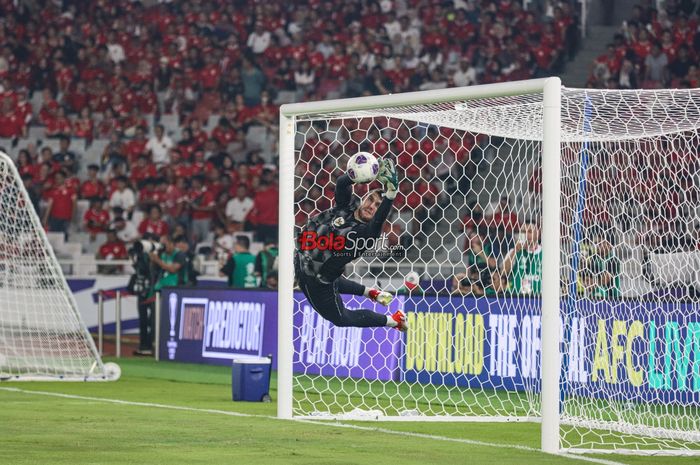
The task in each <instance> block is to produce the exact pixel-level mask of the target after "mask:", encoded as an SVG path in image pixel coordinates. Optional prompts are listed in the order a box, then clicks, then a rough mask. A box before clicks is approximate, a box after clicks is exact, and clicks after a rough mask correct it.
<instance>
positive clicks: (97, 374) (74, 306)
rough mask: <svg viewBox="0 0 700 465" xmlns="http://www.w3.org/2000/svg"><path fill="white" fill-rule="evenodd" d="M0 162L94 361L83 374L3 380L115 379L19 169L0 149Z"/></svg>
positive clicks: (30, 376)
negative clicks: (27, 211) (16, 190)
mask: <svg viewBox="0 0 700 465" xmlns="http://www.w3.org/2000/svg"><path fill="white" fill-rule="evenodd" d="M0 162H2V163H6V164H7V165H8V167H9V170H10V172H11V173H12V176H13V178H14V179H15V180H16V181H17V185H18V187H19V191H20V195H21V196H22V200H23V202H24V204H25V208H29V209H31V214H30V215H29V216H30V218H31V221H32V226H33V227H34V229H35V230H36V231H38V234H39V237H40V238H41V244H42V246H43V247H44V249H45V250H47V251H48V257H49V259H50V260H51V264H52V266H53V267H54V272H55V273H56V275H57V277H58V278H59V279H60V280H61V282H62V284H63V285H64V287H65V289H66V290H67V291H68V292H67V293H66V299H67V303H68V305H70V307H71V311H72V313H73V315H74V316H75V318H76V319H77V321H78V323H79V324H80V326H81V329H82V332H83V334H84V335H85V338H86V340H87V343H88V347H89V349H90V352H91V353H92V355H93V357H94V359H95V361H94V363H93V364H92V366H91V367H90V371H88V372H86V373H85V374H84V375H83V376H70V377H64V376H49V375H21V376H12V377H11V378H9V379H7V380H3V381H64V382H65V381H68V382H70V381H115V380H116V379H117V377H110V376H108V375H107V373H106V370H105V365H104V363H103V362H102V357H101V355H100V353H99V352H98V350H97V346H95V341H94V340H93V338H92V335H91V334H90V331H88V329H87V327H86V326H85V322H84V321H83V319H82V317H81V315H80V311H78V303H77V302H76V300H75V296H74V295H73V293H72V292H71V291H70V288H69V286H68V282H67V281H66V277H65V276H64V274H63V270H62V269H61V267H60V265H59V264H58V259H57V258H56V254H55V252H54V250H53V247H52V246H51V244H50V243H49V238H48V236H47V234H46V230H45V229H44V227H43V225H42V224H41V221H40V220H39V216H38V214H37V213H36V212H35V211H34V207H32V202H31V199H30V198H29V193H28V192H27V189H26V188H25V187H24V184H23V183H22V178H21V176H20V174H19V171H18V170H17V166H15V162H14V161H13V160H12V158H10V156H9V155H8V154H6V153H4V152H2V151H0Z"/></svg>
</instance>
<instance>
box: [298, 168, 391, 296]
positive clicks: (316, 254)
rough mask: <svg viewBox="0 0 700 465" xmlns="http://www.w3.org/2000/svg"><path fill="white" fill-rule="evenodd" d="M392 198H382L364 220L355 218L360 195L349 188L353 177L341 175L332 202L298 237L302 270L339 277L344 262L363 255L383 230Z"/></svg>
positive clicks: (310, 220)
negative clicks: (371, 216)
mask: <svg viewBox="0 0 700 465" xmlns="http://www.w3.org/2000/svg"><path fill="white" fill-rule="evenodd" d="M392 204H393V200H390V199H387V198H386V197H385V198H384V199H383V200H382V202H381V204H380V205H379V208H378V209H377V212H376V213H375V215H374V217H373V218H372V219H371V220H370V221H369V222H367V223H364V222H362V221H360V220H358V219H357V218H355V211H356V210H357V208H358V207H359V206H360V199H359V198H358V197H357V196H355V195H354V194H353V192H352V181H351V180H350V178H349V177H348V176H347V175H342V176H340V177H339V178H338V179H337V181H336V186H335V205H334V206H333V207H332V208H330V209H328V210H326V211H324V212H321V213H319V214H318V215H316V216H314V217H313V218H310V219H309V221H308V222H307V223H306V225H305V226H304V228H302V231H301V233H300V234H299V236H298V238H297V252H298V254H297V258H298V260H299V266H300V268H301V272H303V273H305V274H307V275H311V276H315V277H317V278H319V279H322V280H323V281H326V282H331V281H333V280H335V279H337V278H338V277H340V276H341V275H342V274H343V272H344V271H345V265H347V264H348V263H350V262H351V261H353V260H355V259H356V258H357V257H359V256H360V255H362V253H364V252H365V251H366V250H367V249H368V248H369V247H372V246H373V245H374V244H373V243H374V242H375V241H372V240H368V239H377V238H378V237H379V236H380V235H381V233H382V226H383V225H384V222H385V221H386V219H387V217H388V216H389V212H390V211H391V206H392Z"/></svg>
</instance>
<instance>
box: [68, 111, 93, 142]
mask: <svg viewBox="0 0 700 465" xmlns="http://www.w3.org/2000/svg"><path fill="white" fill-rule="evenodd" d="M73 135H74V136H75V137H80V138H83V139H85V140H87V141H92V138H93V137H94V135H95V122H94V121H93V118H92V114H91V113H90V108H89V107H83V108H82V110H80V117H79V118H78V119H77V120H76V121H75V123H73Z"/></svg>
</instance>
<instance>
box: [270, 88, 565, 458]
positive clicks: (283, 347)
mask: <svg viewBox="0 0 700 465" xmlns="http://www.w3.org/2000/svg"><path fill="white" fill-rule="evenodd" d="M527 94H542V95H543V98H544V110H543V118H544V119H543V140H542V169H543V173H542V179H543V183H542V199H543V206H542V207H543V210H542V226H541V232H542V329H541V331H542V336H541V340H542V352H541V354H542V358H541V366H542V392H541V399H542V400H541V402H542V418H541V449H542V451H543V452H547V453H558V452H560V436H559V435H560V429H559V404H560V386H559V378H560V372H561V361H560V350H559V346H560V343H559V337H560V335H559V313H560V309H559V302H560V289H559V273H560V255H559V246H558V244H559V243H560V230H559V223H560V203H561V199H560V198H561V181H560V177H561V166H560V161H561V160H560V158H561V155H560V146H561V80H560V79H559V78H558V77H549V78H543V79H531V80H525V81H513V82H505V83H498V84H485V85H478V86H470V87H458V88H450V89H438V90H429V91H420V92H406V93H400V94H390V95H380V96H371V97H357V98H348V99H337V100H326V101H317V102H306V103H292V104H286V105H282V106H281V107H280V120H279V121H280V125H279V168H280V169H279V172H280V175H279V252H280V253H279V281H278V354H277V370H278V371H277V396H278V399H277V416H278V418H282V419H291V418H292V417H293V392H292V390H293V368H292V365H293V356H294V345H293V309H294V294H293V293H294V263H293V256H294V202H293V199H294V168H295V162H296V160H295V158H294V138H295V132H296V120H297V117H298V116H299V115H303V114H314V113H323V112H339V111H360V110H371V109H379V108H384V107H397V106H409V105H423V104H431V103H450V102H456V101H464V100H476V99H484V98H495V97H508V96H516V95H527ZM406 419H407V418H402V420H406ZM447 420H448V421H450V419H449V418H448V419H447ZM475 420H479V419H478V418H475ZM452 421H469V417H464V418H459V419H452ZM480 421H484V419H483V418H481V419H480Z"/></svg>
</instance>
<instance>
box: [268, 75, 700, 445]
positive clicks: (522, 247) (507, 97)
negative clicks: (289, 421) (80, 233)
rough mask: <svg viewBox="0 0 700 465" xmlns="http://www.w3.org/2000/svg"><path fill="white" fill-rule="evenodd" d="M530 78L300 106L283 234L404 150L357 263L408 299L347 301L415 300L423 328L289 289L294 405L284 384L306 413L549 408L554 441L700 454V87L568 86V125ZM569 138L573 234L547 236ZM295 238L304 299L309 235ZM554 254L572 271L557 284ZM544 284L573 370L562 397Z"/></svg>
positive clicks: (566, 217) (464, 415) (488, 416)
mask: <svg viewBox="0 0 700 465" xmlns="http://www.w3.org/2000/svg"><path fill="white" fill-rule="evenodd" d="M522 84H523V83H522V82H521V83H510V84H508V83H506V84H500V85H495V86H494V85H492V86H480V87H476V88H470V89H451V92H450V91H437V92H427V93H415V94H407V95H406V96H405V97H404V98H402V96H400V95H397V96H391V97H379V98H369V97H368V98H366V99H352V100H349V101H342V100H339V101H334V102H325V103H320V104H319V103H309V104H298V105H292V106H286V107H283V109H282V116H281V128H280V130H281V160H280V163H281V168H282V169H281V171H282V179H281V209H282V210H281V215H282V216H281V218H282V224H281V227H282V229H281V231H282V232H281V237H285V236H286V237H288V235H287V233H289V234H290V235H291V229H292V227H291V225H290V224H286V225H285V220H286V221H287V223H290V222H294V228H295V232H297V233H298V232H299V231H300V230H301V228H303V226H304V224H305V222H306V220H307V219H308V218H309V217H312V216H314V215H316V214H318V213H319V212H321V211H324V210H326V209H328V208H330V207H331V206H332V205H333V201H334V181H335V180H336V179H337V177H338V176H339V175H341V174H343V173H344V169H345V165H346V162H347V160H348V158H349V156H351V155H353V154H354V153H356V152H358V151H369V152H372V153H374V154H376V155H377V156H378V157H380V158H381V157H384V158H387V157H388V158H392V159H394V160H395V161H396V164H397V166H398V167H399V179H400V189H399V195H398V196H397V198H396V200H395V202H394V211H393V213H392V214H391V215H390V217H389V220H388V221H387V224H386V225H385V227H384V235H383V237H382V240H380V241H378V244H377V245H376V247H373V248H372V249H370V251H369V253H367V254H366V256H364V257H362V258H361V259H358V260H356V261H355V262H353V263H352V264H351V265H349V266H348V267H347V269H346V273H345V276H346V277H347V278H349V279H351V280H353V281H357V282H361V283H362V284H364V285H366V286H377V287H380V288H382V289H386V290H390V291H392V292H394V293H396V298H395V299H394V301H393V302H392V304H391V305H390V307H389V308H383V307H381V306H379V305H376V304H374V303H373V302H371V301H369V300H367V299H364V298H361V297H355V296H343V300H344V302H345V303H346V306H347V307H348V308H349V309H358V308H368V309H372V310H375V311H379V312H385V313H387V314H390V313H393V312H394V311H395V310H397V309H402V310H403V311H405V312H406V313H407V315H408V324H409V328H410V329H409V331H408V332H407V333H405V334H402V333H399V332H398V331H395V330H393V329H389V328H376V329H362V328H339V327H334V326H333V325H332V324H331V323H329V322H328V321H326V320H324V319H323V318H322V317H321V316H320V315H318V314H317V313H316V312H315V311H314V310H313V309H312V307H311V305H310V303H309V302H307V300H306V298H305V297H304V295H303V294H302V293H301V292H299V291H298V290H295V291H294V293H293V299H292V298H289V300H285V299H286V297H285V295H281V296H280V312H281V314H280V326H281V327H280V347H281V348H282V349H283V348H284V347H285V344H286V343H289V344H290V345H289V346H287V347H290V348H292V347H293V355H292V356H291V360H290V364H289V367H288V368H289V369H287V366H286V365H285V364H284V363H283V360H284V355H283V354H282V353H280V357H281V362H280V363H281V365H280V377H281V378H280V389H281V391H280V399H281V400H280V402H281V404H280V408H281V409H282V408H287V404H284V402H286V401H285V396H287V394H288V395H289V410H290V412H291V414H292V415H294V416H298V417H309V416H310V417H315V418H336V419H338V418H340V419H362V418H365V419H382V420H388V419H392V418H398V419H401V420H411V419H417V420H420V421H438V420H447V421H461V420H468V421H474V420H478V421H540V419H541V418H542V412H543V410H546V407H547V405H548V406H549V411H550V412H554V415H555V416H556V415H558V418H557V422H556V423H555V426H557V429H558V445H557V450H568V451H599V452H605V451H608V452H610V451H612V452H628V453H652V452H653V453H660V452H666V453H700V433H699V431H700V411H699V410H698V408H699V407H700V307H698V297H697V295H698V294H697V292H696V283H697V276H696V273H697V270H698V269H700V267H699V265H700V262H699V261H698V258H700V257H699V256H698V253H697V252H696V249H697V245H698V243H699V241H700V209H698V208H697V204H698V203H697V202H698V195H699V194H700V192H699V191H698V187H699V186H700V177H699V174H700V173H699V172H698V168H699V167H700V165H699V160H698V156H697V154H698V143H699V142H700V139H699V137H698V128H699V127H700V91H698V90H660V91H601V90H579V89H568V88H561V99H560V113H559V114H560V117H561V125H560V127H559V128H557V127H554V128H548V129H547V130H545V129H543V127H544V126H545V125H544V124H543V121H544V120H545V119H546V118H545V116H544V115H545V113H546V111H545V106H544V104H543V92H542V88H543V87H542V85H543V81H532V82H531V84H530V88H524V87H523V86H522ZM482 89H483V90H482ZM523 89H525V91H523ZM552 130H554V131H557V130H559V131H558V136H559V137H560V144H559V145H558V147H559V150H558V151H557V150H556V146H555V152H557V153H556V159H558V162H559V166H558V168H559V169H558V170H555V171H554V172H555V173H559V172H560V173H561V176H560V177H557V178H558V180H559V182H557V183H552V182H550V183H549V186H550V187H551V186H554V188H555V189H557V190H559V191H560V194H561V195H560V199H561V200H560V202H559V204H558V207H559V208H558V211H559V214H558V215H556V214H555V215H554V216H553V217H552V218H554V220H555V221H556V223H554V226H555V227H554V230H555V231H556V230H557V229H558V233H557V234H556V236H554V237H559V238H560V240H555V241H554V242H551V241H550V243H547V241H542V239H541V238H542V233H543V230H542V228H543V224H545V223H546V221H543V220H545V218H543V208H542V205H543V196H542V185H543V171H544V173H545V175H546V174H547V173H548V172H549V171H551V170H548V167H547V166H543V163H542V154H543V145H545V144H543V140H544V141H546V140H547V139H546V136H545V135H546V134H547V131H552ZM556 159H555V162H554V164H556ZM550 163H551V162H550ZM545 165H546V163H545ZM286 170H288V171H287V172H289V173H291V172H293V199H292V198H291V193H292V190H291V187H290V189H289V190H288V191H286V192H285V185H286V184H285V179H286V180H287V182H288V183H289V184H292V177H291V175H289V176H285V171H286ZM547 182H548V181H547V180H545V185H547ZM373 187H376V186H375V185H369V186H367V185H355V186H354V190H355V193H356V194H357V195H359V196H361V195H362V194H363V193H365V192H367V190H368V189H371V188H373ZM549 195H550V196H553V198H554V199H556V198H557V197H558V192H552V191H549ZM551 198H552V197H550V199H551ZM545 201H546V200H545ZM285 202H287V204H285ZM292 202H293V205H294V208H293V215H294V218H293V219H292V217H291V214H290V215H287V216H285V211H287V210H285V208H288V209H289V205H290V204H291V203H292ZM550 205H551V204H550ZM289 210H291V209H289ZM549 211H550V212H551V210H549ZM556 211H557V209H556V208H555V209H554V212H556ZM549 221H550V224H552V223H551V221H552V220H551V218H550V220H549ZM557 225H558V226H559V227H558V228H557V227H556V226H557ZM285 228H287V229H285ZM549 231H551V228H550V230H549ZM290 242H291V241H290ZM281 247H282V252H284V250H286V251H287V252H288V253H287V254H284V253H283V254H281V256H280V257H281V260H282V267H281V270H285V272H286V276H287V278H288V279H289V285H290V288H285V287H284V286H285V281H284V279H285V278H283V277H282V276H281V277H280V286H281V294H284V293H285V290H286V291H287V292H288V294H291V277H290V276H291V274H292V265H291V260H292V255H293V252H292V249H293V247H298V244H295V245H292V244H291V243H290V244H283V245H282V246H281ZM543 253H544V255H545V256H547V255H546V254H549V255H548V256H549V257H554V258H555V259H556V260H557V261H555V262H553V263H558V264H559V265H557V268H555V269H558V270H559V273H558V276H557V274H554V275H552V276H553V279H552V281H553V284H547V283H546V282H544V281H543V272H542V268H543ZM550 259H551V258H550ZM416 279H417V280H416ZM545 286H549V287H546V288H545ZM545 289H547V290H548V291H549V292H550V293H551V292H554V293H556V300H554V303H555V305H554V307H555V310H554V311H555V312H556V313H558V317H559V324H558V327H559V328H558V329H559V331H558V332H559V338H560V344H559V348H560V350H559V351H558V352H559V355H560V360H561V363H559V361H558V360H557V363H556V364H555V365H552V366H553V367H554V368H552V369H549V374H550V378H549V379H552V378H551V373H552V372H554V375H553V376H554V378H555V379H558V389H557V392H558V396H557V397H558V398H557V397H555V398H554V399H553V400H552V398H551V397H550V398H549V400H547V401H546V403H547V405H543V401H542V394H541V392H542V387H543V377H542V376H543V364H542V358H543V356H544V357H547V355H546V354H547V351H546V346H547V343H548V341H549V340H554V339H553V338H551V337H550V338H543V337H542V336H543V335H542V326H543V313H542V301H543V299H542V292H546V291H545ZM550 295H553V294H550ZM557 302H558V303H559V305H556V303H557ZM287 303H288V304H289V305H287V306H286V307H291V314H290V315H289V317H288V318H287V317H286V316H285V315H283V312H285V311H286V310H285V304H287ZM285 325H287V326H288V327H283V326H285ZM556 326H557V325H556V323H555V324H554V327H555V328H556ZM550 334H551V333H550ZM555 336H556V334H555ZM290 341H291V342H290ZM555 344H556V342H555ZM550 345H551V344H550ZM554 347H555V350H554V352H557V351H556V345H555V346H554ZM555 357H556V355H555ZM555 360H556V358H555ZM545 371H546V370H545ZM544 375H545V377H546V376H547V374H546V373H544ZM286 377H288V378H289V383H288V384H285V383H286V379H287V378H286ZM555 385H556V384H555ZM281 414H284V413H281ZM542 421H543V422H544V421H545V419H544V418H543V419H542Z"/></svg>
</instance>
